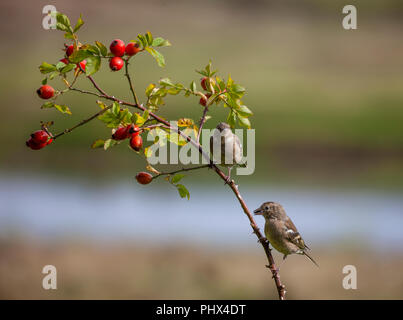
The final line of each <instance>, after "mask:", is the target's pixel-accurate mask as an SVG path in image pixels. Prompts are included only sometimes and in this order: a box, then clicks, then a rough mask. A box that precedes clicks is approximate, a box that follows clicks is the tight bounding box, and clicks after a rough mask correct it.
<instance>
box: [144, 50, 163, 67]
mask: <svg viewBox="0 0 403 320" xmlns="http://www.w3.org/2000/svg"><path fill="white" fill-rule="evenodd" d="M145 49H146V50H147V51H148V52H149V53H150V54H151V55H152V56H153V57H154V59H155V60H156V61H157V63H158V65H159V66H160V67H165V58H164V56H163V55H162V54H161V53H160V52H158V51H157V50H155V49H154V48H150V47H147V48H145Z"/></svg>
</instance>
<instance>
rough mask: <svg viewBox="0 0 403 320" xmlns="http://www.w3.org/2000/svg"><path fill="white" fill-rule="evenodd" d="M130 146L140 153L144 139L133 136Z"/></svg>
mask: <svg viewBox="0 0 403 320" xmlns="http://www.w3.org/2000/svg"><path fill="white" fill-rule="evenodd" d="M130 146H131V147H132V149H133V150H135V151H140V149H141V147H142V146H143V139H142V138H141V136H140V135H133V136H132V137H131V139H130Z"/></svg>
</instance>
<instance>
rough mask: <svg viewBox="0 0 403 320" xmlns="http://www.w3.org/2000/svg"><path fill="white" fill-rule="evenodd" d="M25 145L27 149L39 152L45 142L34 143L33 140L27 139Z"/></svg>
mask: <svg viewBox="0 0 403 320" xmlns="http://www.w3.org/2000/svg"><path fill="white" fill-rule="evenodd" d="M25 144H26V145H27V147H29V148H31V149H32V150H39V149H42V148H43V147H45V146H46V145H47V143H46V142H45V143H36V142H35V141H34V139H32V138H29V139H28V140H27V142H25Z"/></svg>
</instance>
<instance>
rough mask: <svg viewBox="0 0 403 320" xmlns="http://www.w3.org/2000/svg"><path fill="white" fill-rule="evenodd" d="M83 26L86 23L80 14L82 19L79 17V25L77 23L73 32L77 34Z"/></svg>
mask: <svg viewBox="0 0 403 320" xmlns="http://www.w3.org/2000/svg"><path fill="white" fill-rule="evenodd" d="M83 24H84V21H83V19H82V17H81V14H80V17H79V18H78V20H77V23H76V26H75V27H74V30H73V32H74V33H76V32H77V31H78V30H79V29H80V28H81V26H82V25H83Z"/></svg>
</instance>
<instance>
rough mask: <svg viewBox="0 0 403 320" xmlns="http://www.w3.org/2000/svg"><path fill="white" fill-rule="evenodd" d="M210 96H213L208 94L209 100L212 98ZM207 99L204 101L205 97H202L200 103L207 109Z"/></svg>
mask: <svg viewBox="0 0 403 320" xmlns="http://www.w3.org/2000/svg"><path fill="white" fill-rule="evenodd" d="M210 96H211V94H206V98H207V99H208V98H210ZM207 99H204V98H203V97H201V98H200V100H199V103H200V104H201V105H202V106H203V107H205V106H206V104H207Z"/></svg>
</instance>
